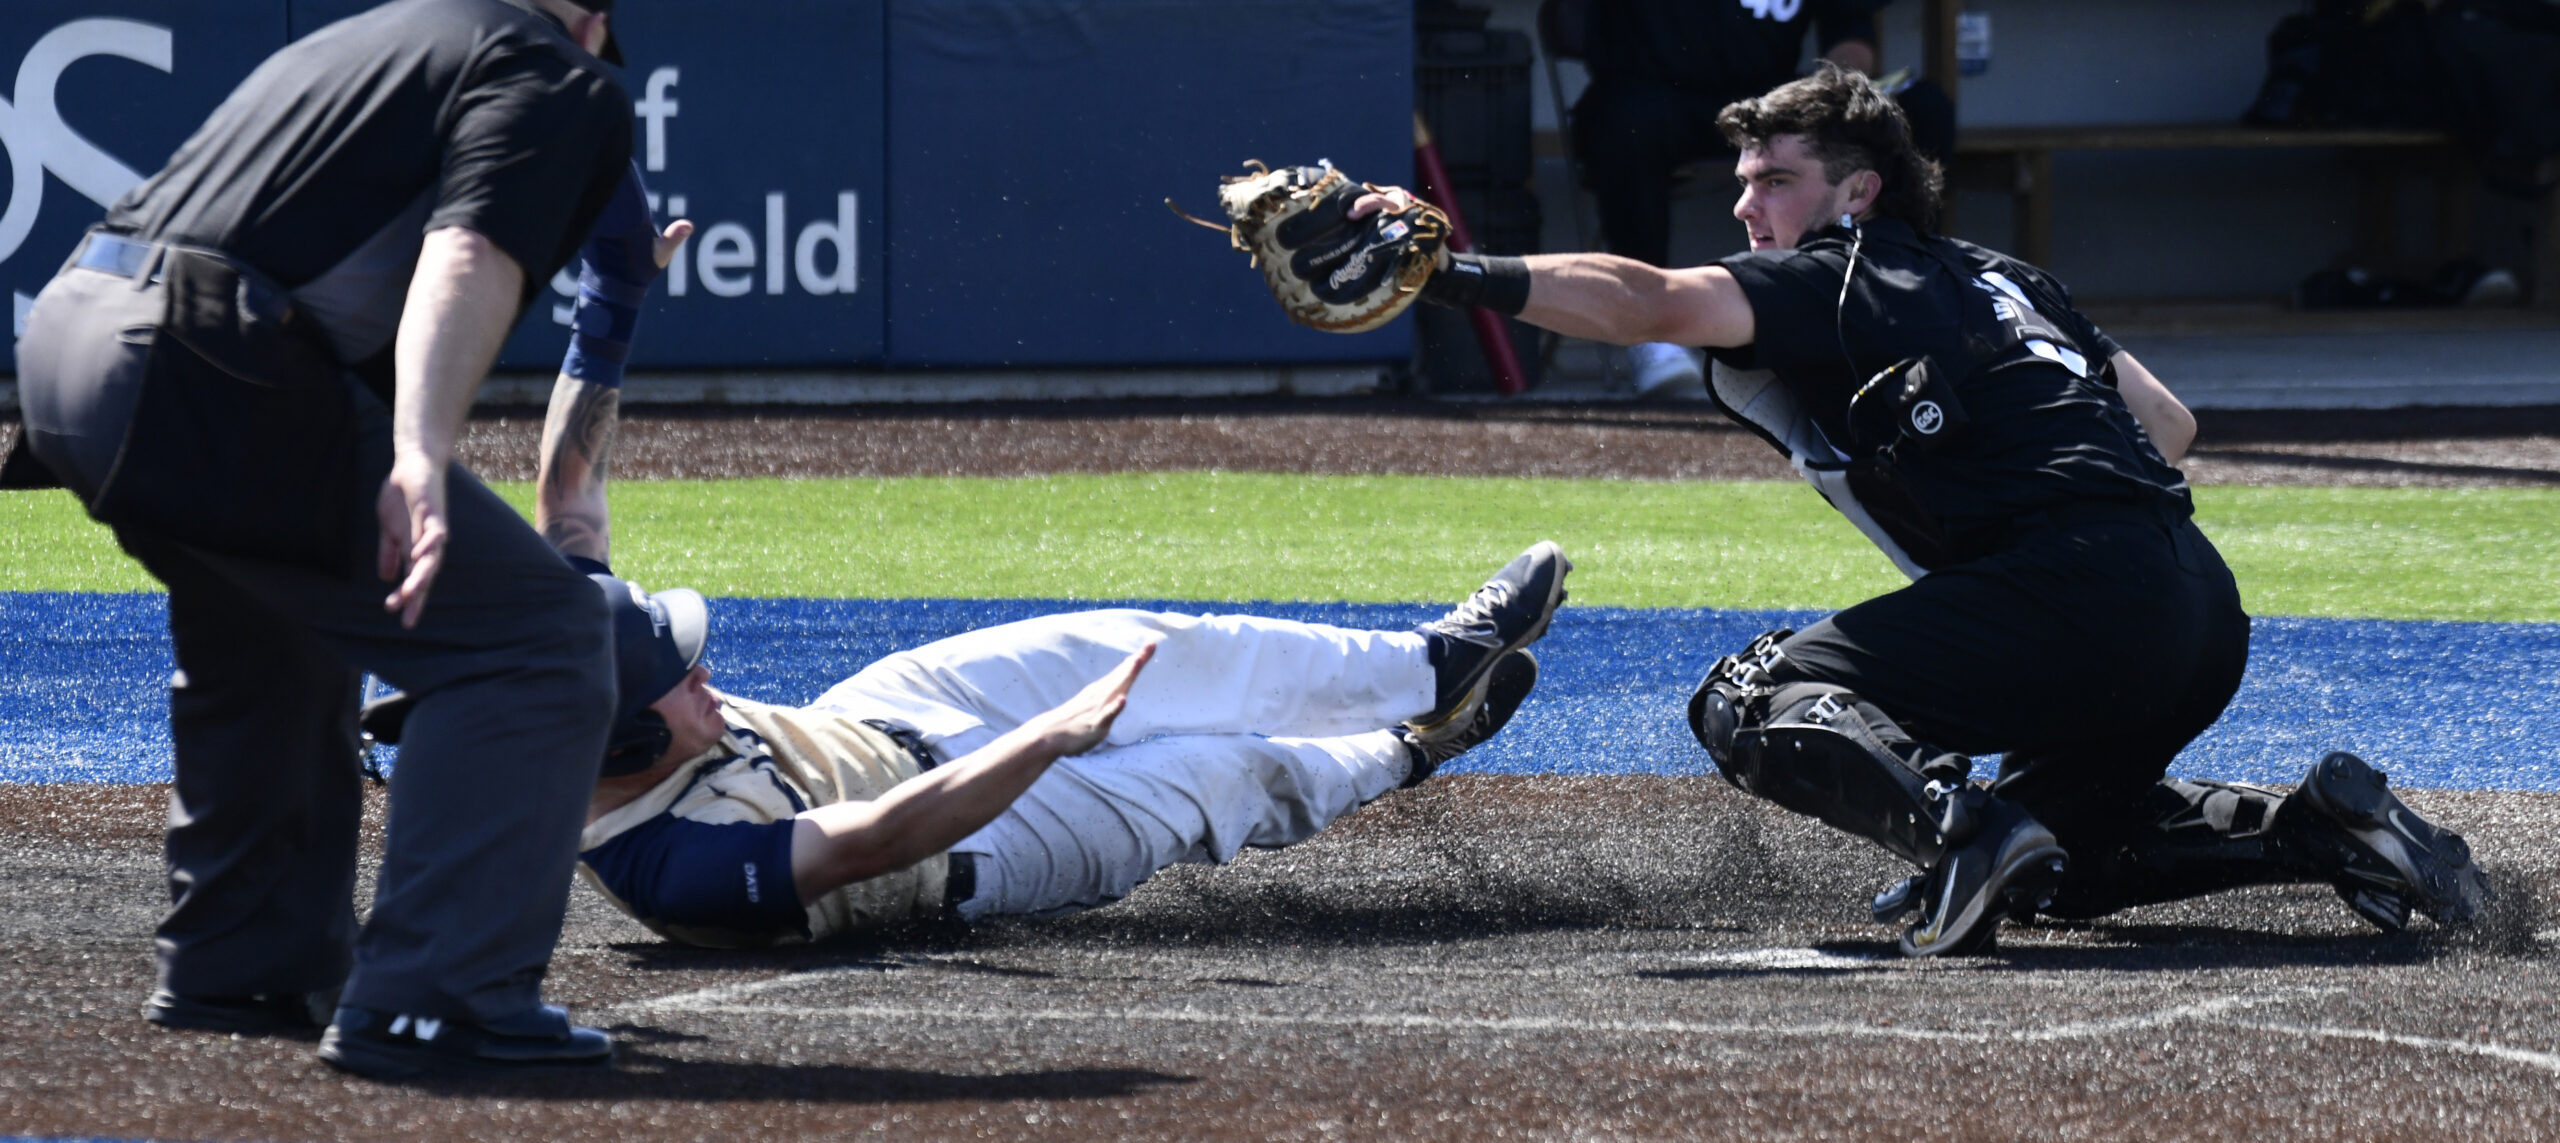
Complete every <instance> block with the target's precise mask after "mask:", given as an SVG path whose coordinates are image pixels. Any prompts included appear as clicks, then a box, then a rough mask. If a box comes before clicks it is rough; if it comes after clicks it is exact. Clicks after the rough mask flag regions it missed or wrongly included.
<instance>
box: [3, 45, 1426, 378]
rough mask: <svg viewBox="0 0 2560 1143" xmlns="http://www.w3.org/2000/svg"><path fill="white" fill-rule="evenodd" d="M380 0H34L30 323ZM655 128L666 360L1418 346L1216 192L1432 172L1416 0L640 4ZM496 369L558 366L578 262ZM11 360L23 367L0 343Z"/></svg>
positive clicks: (1206, 353)
mask: <svg viewBox="0 0 2560 1143" xmlns="http://www.w3.org/2000/svg"><path fill="white" fill-rule="evenodd" d="M369 6H370V5H369V4H367V3H365V2H364V0H9V2H8V5H7V8H8V15H7V18H6V19H0V141H5V143H6V147H5V154H6V165H7V169H8V176H9V178H8V182H7V184H6V194H7V205H6V206H5V208H0V289H5V290H6V291H7V292H8V293H10V294H11V296H12V300H13V306H12V313H13V317H14V318H15V319H16V320H15V322H13V328H12V340H13V343H14V332H15V327H16V324H17V323H22V322H23V321H24V317H25V312H26V308H27V305H28V303H29V301H30V300H31V299H32V297H33V295H34V294H35V293H36V292H37V291H38V290H40V289H41V288H42V287H43V285H44V282H45V281H46V279H48V278H50V277H51V276H52V274H53V272H54V270H55V269H56V268H57V267H59V266H60V265H61V263H62V260H63V259H64V258H65V257H66V256H67V255H68V254H69V253H70V251H71V249H72V247H73V245H74V244H75V243H76V242H77V241H78V239H79V236H80V234H81V232H82V231H83V230H84V229H85V228H87V227H88V226H89V225H91V224H92V223H94V222H96V221H97V219H98V218H99V217H100V216H101V215H102V214H103V213H104V211H105V208H106V204H108V203H111V202H113V201H114V200H115V198H116V197H117V196H118V195H121V194H122V193H123V192H124V191H125V190H127V189H129V188H130V187H132V186H133V185H134V184H135V183H137V182H139V181H140V180H141V179H142V178H143V177H146V176H147V175H149V174H150V173H151V172H152V171H153V170H156V169H157V168H158V167H159V166H160V165H161V164H162V163H163V162H164V161H165V160H166V159H167V157H168V155H169V154H170V153H171V152H172V151H174V150H175V149H176V148H177V146H178V145H179V144H180V143H181V142H183V141H184V140H185V139H186V137H187V135H188V134H190V133H191V132H192V131H193V130H194V128H195V126H196V125H197V124H198V123H199V122H201V121H202V120H203V118H204V116H205V115H206V114H207V113H208V112H209V111H211V110H212V108H213V107H214V106H215V104H217V103H219V102H220V100H221V99H222V97H223V96H224V95H225V94H227V93H228V92H229V91H230V90H231V88H232V87H233V86H234V85H236V84H237V83H238V82H239V81H240V79H241V78H242V77H244V76H246V75H247V74H248V73H249V71H250V69H251V68H253V67H255V66H256V65H257V63H258V62H259V61H260V60H261V59H263V58H265V57H266V56H267V55H268V54H269V53H271V52H273V51H275V50H276V49H277V48H279V47H281V46H282V45H283V44H285V43H286V42H287V41H289V40H290V39H291V38H293V37H295V36H299V35H302V34H306V33H308V32H310V31H312V30H314V29H316V28H319V27H321V26H323V25H325V24H327V23H329V22H331V21H333V20H336V19H339V18H342V17H344V16H347V15H350V14H352V13H355V12H358V11H361V10H363V9H364V8H366V7H369ZM615 23H616V27H617V29H618V35H619V37H620V38H621V40H622V43H623V45H624V47H625V50H626V54H627V56H628V59H629V64H630V66H629V67H628V68H627V69H626V70H625V72H624V83H625V85H626V86H627V87H628V88H629V89H630V91H631V94H632V97H633V99H634V101H635V104H636V109H637V112H638V114H637V116H636V118H635V121H634V124H633V138H632V152H633V155H634V156H635V157H636V158H638V159H639V160H640V161H641V162H642V164H643V166H644V167H645V168H646V172H647V177H648V179H649V182H650V186H651V188H652V190H653V191H655V192H656V193H657V194H658V195H659V197H660V199H661V205H662V208H664V209H666V210H668V211H671V212H676V213H682V214H685V215H687V216H689V217H692V218H693V219H694V220H695V221H696V222H697V223H698V224H700V226H701V230H700V231H699V232H698V233H697V236H696V238H695V239H694V241H693V242H692V243H690V244H689V246H688V248H687V249H686V251H685V253H684V255H683V257H682V260H681V261H679V262H678V263H677V265H675V266H674V267H672V268H671V269H670V272H669V274H668V276H667V278H666V280H665V284H664V285H663V286H662V287H661V288H660V289H659V290H658V291H657V292H656V293H655V295H654V296H653V299H652V303H651V307H652V313H651V315H650V316H649V318H648V319H647V324H646V325H645V326H644V327H643V332H642V334H641V337H640V339H639V342H638V345H637V347H636V348H635V350H634V356H633V362H634V365H635V367H637V368H641V369H649V368H659V369H696V370H752V369H776V370H860V369H899V370H931V369H955V370H960V369H1017V370H1018V369H1043V368H1052V369H1053V368H1077V367H1114V366H1194V365H1196V366H1218V365H1245V364H1250V365H1263V366H1269V365H1298V364H1332V363H1359V362H1370V361H1379V362H1384V361H1401V360H1403V359H1405V358H1406V356H1407V355H1408V354H1409V353H1410V351H1411V346H1412V342H1411V334H1410V332H1409V328H1408V327H1409V322H1407V321H1405V320H1401V319H1400V320H1399V321H1398V322H1397V323H1396V324H1395V325H1393V326H1390V327H1389V328H1388V329H1387V330H1385V331H1381V332H1380V333H1375V334H1371V335H1368V336H1365V337H1359V338H1345V337H1332V336H1327V335H1324V334H1319V333H1314V332H1311V331H1307V330H1303V329H1299V328H1297V327H1294V326H1292V325H1290V324H1289V323H1287V322H1286V321H1284V320H1281V319H1280V317H1279V316H1278V314H1277V313H1276V312H1275V311H1274V310H1273V308H1272V306H1271V303H1270V300H1269V298H1268V296H1267V295H1266V294H1264V293H1263V290H1262V287H1261V283H1260V280H1259V277H1258V276H1257V275H1255V274H1253V273H1251V272H1250V271H1248V270H1247V269H1246V268H1245V265H1244V259H1243V256H1242V255H1240V254H1237V253H1235V252H1234V251H1232V250H1230V249H1228V248H1227V245H1226V244H1225V243H1224V242H1222V241H1220V240H1218V239H1217V238H1216V237H1215V236H1213V235H1210V234H1207V233H1204V232H1202V231H1200V230H1197V229H1195V228H1193V227H1191V226H1188V225H1185V224H1183V223H1181V222H1180V221H1179V220H1177V219H1175V218H1174V217H1173V216H1172V215H1171V214H1170V213H1168V212H1167V211H1166V210H1165V208H1164V206H1163V200H1164V199H1165V198H1166V197H1167V196H1172V197H1175V198H1178V199H1180V200H1182V201H1183V202H1184V203H1185V204H1186V205H1187V206H1188V207H1189V209H1191V210H1192V211H1193V212H1195V213H1201V212H1214V210H1215V208H1216V199H1215V196H1214V190H1215V185H1216V182H1215V177H1216V176H1217V175H1219V174H1221V173H1224V172H1227V171H1232V170H1235V169H1237V164H1238V163H1239V162H1240V161H1241V160H1244V159H1247V158H1262V159H1267V160H1270V161H1272V162H1274V163H1280V162H1311V161H1313V160H1315V159H1316V158H1318V157H1329V158H1331V159H1333V160H1334V161H1335V162H1336V163H1337V164H1339V165H1341V166H1343V167H1344V168H1345V169H1347V170H1349V171H1351V172H1353V173H1354V174H1357V175H1360V176H1362V177H1365V178H1371V179H1376V180H1382V181H1383V180H1401V179H1403V178H1405V177H1406V173H1407V172H1408V171H1409V170H1410V168H1411V166H1412V160H1411V153H1412V152H1411V146H1410V143H1411V127H1410V121H1409V112H1410V109H1411V107H1412V106H1413V78H1412V60H1413V31H1412V15H1411V10H1410V7H1409V5H1407V4H1405V3H1401V2H1398V0H1216V2H1214V3H1211V2H1206V0H751V2H748V3H717V2H715V0H621V2H620V3H619V4H618V5H617V7H616V10H615ZM552 285H553V292H552V293H551V295H550V297H549V299H548V301H547V302H545V303H537V304H536V305H535V307H534V309H533V311H532V312H531V313H528V314H527V315H526V318H525V322H524V324H523V325H522V326H521V327H519V328H518V330H517V331H516V334H515V336H514V337H513V338H512V339H511V340H510V341H509V342H508V344H507V349H506V353H505V356H504V357H503V358H502V360H501V366H502V367H505V368H514V369H534V370H540V369H546V368H548V367H549V366H550V365H551V364H553V363H554V362H556V361H557V360H558V356H559V351H560V345H561V338H560V330H561V327H562V325H563V324H565V322H566V321H567V313H568V310H567V306H566V302H567V299H568V298H569V296H570V295H571V293H572V290H571V289H570V288H569V282H568V281H567V279H566V278H565V277H564V278H555V279H554V281H553V283H552ZM0 364H5V363H0Z"/></svg>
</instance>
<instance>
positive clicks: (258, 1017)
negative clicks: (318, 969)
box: [142, 988, 338, 1036]
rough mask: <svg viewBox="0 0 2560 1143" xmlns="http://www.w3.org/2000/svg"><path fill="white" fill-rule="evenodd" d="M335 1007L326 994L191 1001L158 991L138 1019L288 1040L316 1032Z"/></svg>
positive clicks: (334, 994) (254, 995)
mask: <svg viewBox="0 0 2560 1143" xmlns="http://www.w3.org/2000/svg"><path fill="white" fill-rule="evenodd" d="M337 1003H338V993H337V990H336V989H330V990H329V991H326V992H258V993H251V994H249V995H245V996H191V995H186V994H183V993H177V992H171V991H169V990H168V989H165V988H163V989H160V990H158V991H156V992H153V993H152V994H151V999H150V1000H149V1001H146V1002H145V1003H144V1004H143V1006H142V1018H143V1019H145V1020H148V1021H150V1022H152V1023H154V1024H157V1025H159V1026H161V1027H163V1028H182V1029H186V1030H188V1031H195V1032H230V1033H234V1034H237V1035H242V1036H291V1035H297V1034H304V1035H307V1034H310V1033H315V1032H318V1031H319V1030H320V1029H321V1028H323V1027H326V1026H327V1025H328V1023H329V1010H330V1009H331V1008H333V1007H335V1006H336V1005H337Z"/></svg>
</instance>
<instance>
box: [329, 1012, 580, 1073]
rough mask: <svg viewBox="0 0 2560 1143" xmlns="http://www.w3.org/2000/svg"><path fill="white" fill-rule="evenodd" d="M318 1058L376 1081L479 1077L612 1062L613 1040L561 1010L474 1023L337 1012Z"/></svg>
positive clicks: (519, 1014) (384, 1013)
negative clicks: (573, 1020)
mask: <svg viewBox="0 0 2560 1143" xmlns="http://www.w3.org/2000/svg"><path fill="white" fill-rule="evenodd" d="M320 1058H321V1059H322V1060H325V1061H327V1062H328V1063H329V1066H331V1067H334V1068H337V1069H338V1070H340V1071H347V1072H354V1073H355V1074H357V1075H360V1076H365V1077H367V1078H370V1079H385V1080H396V1079H411V1078H414V1077H417V1076H423V1075H430V1074H437V1073H450V1072H473V1071H505V1070H521V1069H532V1068H559V1067H596V1066H601V1065H604V1064H609V1063H612V1062H613V1037H611V1036H607V1035H605V1034H604V1033H602V1032H599V1031H597V1030H595V1029H593V1028H581V1027H578V1026H577V1025H575V1024H571V1023H570V1022H569V1014H568V1013H567V1012H565V1011H562V1010H561V1009H560V1008H559V1007H557V1006H555V1005H550V1004H545V1005H542V1006H541V1007H538V1008H532V1009H528V1010H526V1011H523V1012H519V1013H517V1014H515V1015H513V1016H510V1017H507V1018H506V1019H503V1020H494V1021H491V1022H489V1023H486V1024H473V1023H469V1022H466V1021H462V1020H450V1019H446V1020H439V1019H436V1018H434V1017H430V1016H411V1015H408V1014H405V1013H391V1012H380V1011H376V1010H374V1009H371V1008H357V1007H354V1006H352V1005H350V1006H344V1007H341V1008H339V1009H338V1013H337V1017H336V1018H335V1019H334V1020H332V1021H330V1023H329V1030H328V1032H326V1033H325V1034H323V1035H322V1036H321V1037H320Z"/></svg>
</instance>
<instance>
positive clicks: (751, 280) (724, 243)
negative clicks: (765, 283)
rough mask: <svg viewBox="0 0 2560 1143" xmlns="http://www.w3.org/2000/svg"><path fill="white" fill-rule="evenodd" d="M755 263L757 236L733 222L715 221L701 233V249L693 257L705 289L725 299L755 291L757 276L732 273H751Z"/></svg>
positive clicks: (694, 265)
mask: <svg viewBox="0 0 2560 1143" xmlns="http://www.w3.org/2000/svg"><path fill="white" fill-rule="evenodd" d="M755 264H756V236H755V235H754V234H753V233H751V232H750V231H748V230H747V228H746V227H743V226H740V225H738V224H737V223H734V222H715V223H712V224H711V228H710V229H708V230H705V231H703V232H702V249H701V250H699V251H697V252H695V254H694V256H693V268H694V272H695V273H696V274H697V275H699V276H700V277H701V278H702V288H703V289H706V290H709V291H711V292H712V293H713V294H714V295H717V296H719V297H723V298H736V297H744V296H745V295H746V293H747V291H749V290H752V289H755V288H756V280H755V277H754V275H752V274H746V273H739V274H736V275H734V276H733V275H731V274H730V273H729V272H730V271H732V270H739V271H744V270H750V269H753V268H754V267H755Z"/></svg>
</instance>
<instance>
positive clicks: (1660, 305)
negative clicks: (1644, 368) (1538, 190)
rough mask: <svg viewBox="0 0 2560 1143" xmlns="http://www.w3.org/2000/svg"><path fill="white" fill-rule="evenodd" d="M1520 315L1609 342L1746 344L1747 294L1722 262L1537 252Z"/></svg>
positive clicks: (1750, 331) (1751, 329)
mask: <svg viewBox="0 0 2560 1143" xmlns="http://www.w3.org/2000/svg"><path fill="white" fill-rule="evenodd" d="M1526 261H1527V262H1528V264H1529V304H1528V306H1527V307H1526V308H1524V309H1522V310H1521V311H1520V320H1522V321H1525V322H1528V323H1529V324H1531V325H1535V326H1540V327H1543V328H1546V329H1551V330H1554V331H1556V332H1557V333H1561V334H1564V335H1566V336H1568V337H1585V338H1590V339H1591V340H1593V341H1605V342H1609V343H1611V344H1613V345H1634V344H1635V343H1637V342H1640V341H1667V342H1670V343H1671V344H1673V345H1714V346H1734V345H1749V344H1751V342H1752V338H1753V336H1754V334H1755V332H1756V330H1757V326H1756V325H1755V323H1754V322H1753V320H1752V315H1751V300H1750V299H1749V298H1748V297H1745V296H1744V295H1743V292H1742V284H1741V283H1739V282H1736V281H1734V279H1733V274H1732V273H1731V272H1730V271H1728V270H1726V269H1725V268H1724V267H1722V266H1698V267H1692V268H1688V269H1681V270H1662V269H1657V268H1655V267H1652V266H1648V265H1646V264H1644V263H1642V262H1638V261H1636V260H1635V259H1633V258H1622V257H1619V256H1617V255H1615V254H1537V255H1531V256H1530V257H1529V258H1528V259H1526Z"/></svg>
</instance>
